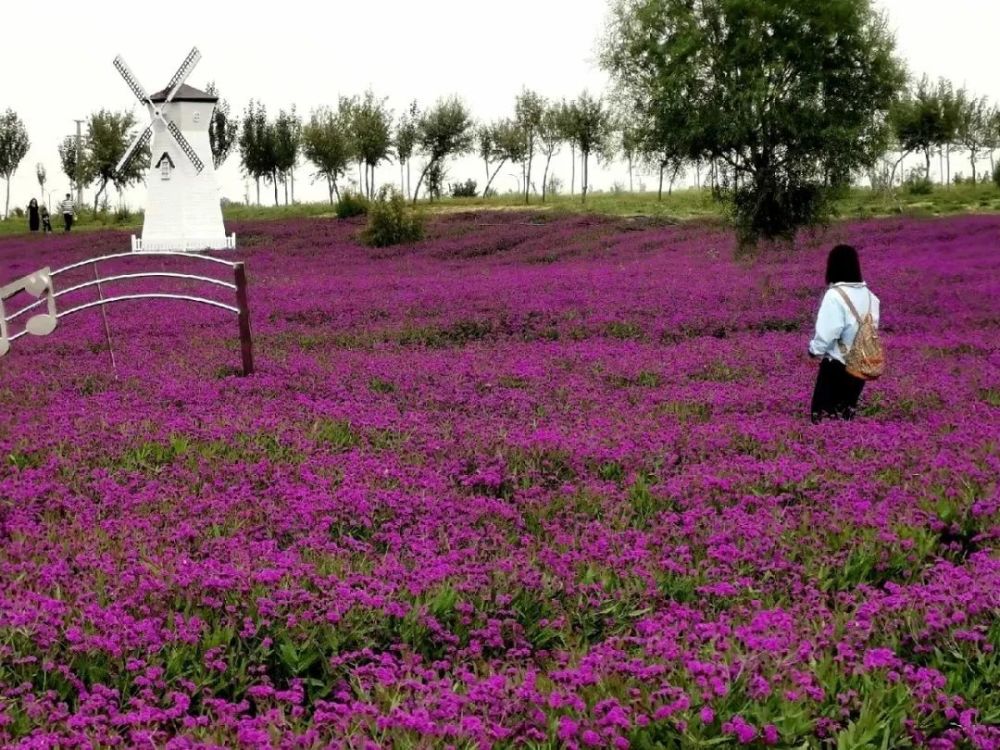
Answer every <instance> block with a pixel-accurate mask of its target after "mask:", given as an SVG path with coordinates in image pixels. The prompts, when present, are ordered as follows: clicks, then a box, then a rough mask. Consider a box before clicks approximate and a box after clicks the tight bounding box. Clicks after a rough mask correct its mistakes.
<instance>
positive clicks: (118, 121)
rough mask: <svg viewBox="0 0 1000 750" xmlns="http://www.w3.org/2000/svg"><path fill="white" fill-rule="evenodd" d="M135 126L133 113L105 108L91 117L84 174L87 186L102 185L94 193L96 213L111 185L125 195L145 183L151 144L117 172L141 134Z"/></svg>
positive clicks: (88, 126)
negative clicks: (130, 187)
mask: <svg viewBox="0 0 1000 750" xmlns="http://www.w3.org/2000/svg"><path fill="white" fill-rule="evenodd" d="M135 125H136V119H135V114H134V113H133V112H127V111H123V112H111V111H109V110H105V109H102V110H100V111H98V112H95V113H94V114H92V115H91V116H90V120H89V122H88V123H87V150H86V154H85V157H84V163H83V166H82V171H83V172H84V174H85V177H84V179H85V180H86V182H85V183H84V184H89V183H91V182H96V183H97V186H98V187H97V192H96V193H94V213H95V214H96V213H97V207H98V205H99V204H100V200H101V196H102V195H103V194H104V191H105V190H106V189H107V187H108V185H109V184H110V185H114V187H115V189H116V190H118V191H119V192H121V191H122V190H123V189H125V188H126V187H128V186H129V185H133V184H135V183H138V182H142V179H143V176H144V175H145V174H146V169H147V168H148V166H149V146H148V145H147V146H143V148H142V150H141V151H139V152H138V153H136V154H135V156H134V157H133V158H132V159H131V160H130V161H129V162H128V163H127V164H126V165H125V167H124V168H123V169H122V170H121V171H115V168H116V167H117V166H118V162H119V161H121V158H122V157H123V156H124V155H125V152H126V151H127V150H128V147H129V146H131V145H132V141H133V140H135V137H136V136H137V135H138V132H136V131H135V130H134V128H135Z"/></svg>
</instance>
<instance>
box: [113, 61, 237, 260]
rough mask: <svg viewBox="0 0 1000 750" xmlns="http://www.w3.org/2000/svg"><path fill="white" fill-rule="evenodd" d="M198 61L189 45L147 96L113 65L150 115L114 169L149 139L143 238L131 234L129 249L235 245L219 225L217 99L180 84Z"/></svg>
mask: <svg viewBox="0 0 1000 750" xmlns="http://www.w3.org/2000/svg"><path fill="white" fill-rule="evenodd" d="M200 59H201V53H200V52H198V49H197V48H194V49H192V50H191V53H190V54H189V55H188V56H187V58H186V59H185V60H184V62H183V63H182V64H181V67H180V68H179V69H178V71H177V72H176V73H175V74H174V77H173V78H171V79H170V83H168V84H167V86H166V88H164V89H163V90H162V91H158V92H156V93H155V94H153V95H149V94H147V93H146V90H145V89H144V88H143V87H142V85H141V84H140V83H139V81H138V79H136V77H135V76H134V75H132V71H131V70H129V67H128V66H127V65H126V64H125V61H124V60H123V59H122V57H121V55H119V56H118V57H116V58H115V61H114V65H115V68H117V69H118V72H119V73H121V75H122V78H124V79H125V83H127V84H128V87H129V88H130V89H131V90H132V93H133V94H135V95H136V97H138V99H139V101H140V102H142V103H143V104H144V105H146V107H147V108H148V110H149V117H150V122H149V125H147V126H146V129H145V130H143V131H142V133H140V134H139V136H138V137H137V138H136V139H135V141H133V142H132V145H131V146H129V148H128V150H127V151H126V152H125V155H124V156H123V157H122V158H121V161H119V162H118V166H117V167H116V168H115V171H121V170H122V169H123V168H124V167H125V166H126V165H127V164H128V162H129V161H130V160H131V159H132V157H134V156H135V155H136V154H137V153H139V152H141V151H142V148H143V146H145V145H146V144H147V143H149V140H150V138H152V144H151V147H150V153H151V163H150V170H149V173H148V176H147V178H146V186H147V190H148V196H147V199H146V215H145V220H144V222H143V225H142V238H141V239H138V238H136V237H135V236H133V237H132V250H133V251H142V250H146V251H164V250H180V251H192V252H196V251H199V250H208V249H213V250H214V249H222V248H233V247H235V246H236V235H235V234H233V235H230V236H228V237H227V236H226V230H225V227H224V226H223V224H222V206H221V204H220V201H219V188H218V185H217V184H216V181H215V168H214V164H213V162H212V147H211V144H210V143H209V139H208V127H209V123H210V122H211V119H212V112H213V110H214V109H215V103H216V102H217V101H218V98H217V97H215V96H212V95H211V94H208V93H206V92H204V91H199V90H198V89H196V88H193V87H191V86H188V85H187V84H186V83H185V82H184V81H185V80H187V77H188V76H189V75H190V74H191V71H192V70H194V66H195V65H197V64H198V61H199V60H200Z"/></svg>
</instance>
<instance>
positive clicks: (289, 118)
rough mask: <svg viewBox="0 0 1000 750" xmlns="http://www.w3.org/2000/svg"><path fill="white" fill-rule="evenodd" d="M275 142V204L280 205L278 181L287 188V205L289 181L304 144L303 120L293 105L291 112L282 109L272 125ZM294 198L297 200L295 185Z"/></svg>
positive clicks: (273, 178)
mask: <svg viewBox="0 0 1000 750" xmlns="http://www.w3.org/2000/svg"><path fill="white" fill-rule="evenodd" d="M270 130H271V133H272V136H271V137H272V139H273V142H274V163H273V167H274V171H273V177H272V180H273V181H274V205H278V181H279V180H280V181H281V183H282V185H283V186H284V189H285V205H286V206H287V205H288V181H289V177H291V176H292V171H293V170H294V169H295V165H296V163H298V160H299V150H300V148H301V146H302V122H301V121H300V120H299V116H298V115H297V114H296V113H295V107H294V106H293V107H292V109H291V111H290V112H286V111H285V110H281V111H280V112H279V113H278V117H277V118H276V119H275V121H274V122H273V123H272V124H271V125H270ZM292 190H293V193H292V200H293V201H294V200H295V194H294V187H293V188H292Z"/></svg>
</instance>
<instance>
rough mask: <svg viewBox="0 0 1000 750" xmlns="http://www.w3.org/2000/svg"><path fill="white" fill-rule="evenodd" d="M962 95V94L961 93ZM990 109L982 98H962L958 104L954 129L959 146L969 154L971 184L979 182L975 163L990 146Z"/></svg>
mask: <svg viewBox="0 0 1000 750" xmlns="http://www.w3.org/2000/svg"><path fill="white" fill-rule="evenodd" d="M963 93H964V92H963ZM989 120H990V109H989V104H988V102H987V101H986V99H984V98H982V97H975V96H973V97H968V96H962V97H961V99H960V102H959V111H958V127H957V128H956V129H955V132H956V137H957V141H958V143H959V145H961V146H962V147H964V148H965V149H966V150H967V151H968V152H969V163H970V165H971V166H972V182H973V184H975V183H977V182H978V181H979V173H978V171H977V169H976V162H977V161H978V160H979V158H980V155H981V154H982V153H983V151H986V150H987V149H988V148H989V146H990V122H989Z"/></svg>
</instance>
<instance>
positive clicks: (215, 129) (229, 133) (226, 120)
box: [205, 81, 239, 169]
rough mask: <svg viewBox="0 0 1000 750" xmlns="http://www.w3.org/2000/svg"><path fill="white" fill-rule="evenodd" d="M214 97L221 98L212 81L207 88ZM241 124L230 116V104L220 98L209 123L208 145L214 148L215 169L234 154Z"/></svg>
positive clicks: (213, 160)
mask: <svg viewBox="0 0 1000 750" xmlns="http://www.w3.org/2000/svg"><path fill="white" fill-rule="evenodd" d="M205 91H206V92H207V93H209V94H211V95H212V96H219V92H218V90H217V89H216V88H215V82H214V81H212V82H211V83H209V84H208V86H207V87H206V88H205ZM238 132H239V123H238V122H236V120H234V119H233V117H232V115H231V114H230V107H229V102H228V101H226V100H225V99H223V98H222V97H221V96H219V101H217V102H216V103H215V109H214V110H213V111H212V119H211V120H209V121H208V143H209V145H210V146H211V147H212V163H213V164H214V166H215V168H216V169H218V168H219V167H221V166H222V165H223V164H224V163H225V161H226V159H228V158H229V155H230V154H231V153H232V152H233V149H234V148H235V147H236V143H237V139H236V136H237V133H238Z"/></svg>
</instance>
